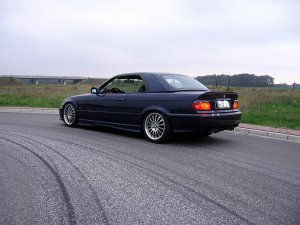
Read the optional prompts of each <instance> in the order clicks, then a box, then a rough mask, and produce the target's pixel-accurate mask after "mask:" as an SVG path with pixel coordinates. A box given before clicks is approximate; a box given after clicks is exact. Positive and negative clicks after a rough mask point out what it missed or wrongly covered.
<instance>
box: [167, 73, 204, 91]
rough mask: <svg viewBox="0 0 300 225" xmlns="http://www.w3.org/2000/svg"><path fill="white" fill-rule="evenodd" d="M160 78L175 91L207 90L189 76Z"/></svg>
mask: <svg viewBox="0 0 300 225" xmlns="http://www.w3.org/2000/svg"><path fill="white" fill-rule="evenodd" d="M161 77H162V78H163V80H165V81H166V82H167V83H168V84H169V85H170V86H171V87H172V88H173V89H175V90H179V91H180V90H184V91H187V90H191V91H195V90H197V91H198V90H208V88H207V87H205V86H204V85H203V84H201V83H200V82H199V81H198V80H196V79H194V78H192V77H189V76H184V75H177V74H165V75H162V76H161Z"/></svg>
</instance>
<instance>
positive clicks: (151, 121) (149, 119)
mask: <svg viewBox="0 0 300 225" xmlns="http://www.w3.org/2000/svg"><path fill="white" fill-rule="evenodd" d="M143 131H144V134H145V136H146V138H147V139H148V140H149V141H151V142H154V143H164V142H167V141H168V140H169V139H170V138H171V127H170V123H169V121H168V118H167V117H166V116H165V115H163V114H162V113H160V112H150V113H148V114H147V115H146V116H145V119H144V121H143Z"/></svg>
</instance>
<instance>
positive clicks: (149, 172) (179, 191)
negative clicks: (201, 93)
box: [47, 137, 282, 224]
mask: <svg viewBox="0 0 300 225" xmlns="http://www.w3.org/2000/svg"><path fill="white" fill-rule="evenodd" d="M47 138H48V139H52V140H55V141H57V140H58V141H61V142H63V143H68V144H72V145H75V146H80V147H84V148H85V149H88V150H90V151H92V152H96V153H98V154H102V155H105V156H106V157H107V158H109V159H110V160H113V161H116V160H118V161H123V162H125V163H127V164H129V165H132V166H134V167H135V168H137V169H139V171H141V172H143V173H145V174H146V175H148V176H150V177H152V178H153V179H155V180H157V181H158V182H160V183H162V184H164V185H166V186H168V187H170V188H171V189H172V190H174V191H175V192H178V193H180V194H181V195H183V196H184V197H185V198H187V199H188V200H190V201H192V202H194V203H195V204H197V205H198V206H200V207H201V203H200V202H199V201H197V200H195V199H194V198H192V197H190V196H189V193H188V192H189V191H190V192H191V193H192V194H194V195H196V197H198V198H199V197H200V198H203V199H205V200H206V201H208V202H210V203H211V204H213V205H216V206H218V207H219V208H221V209H223V210H224V211H226V212H227V213H229V214H231V215H234V216H236V217H237V218H239V219H241V220H242V221H244V222H246V223H248V224H253V223H252V222H251V221H249V220H248V219H247V218H245V217H243V216H241V215H239V214H237V213H236V212H235V211H233V210H231V209H229V208H228V207H226V206H224V205H222V204H220V203H218V202H217V201H215V200H213V199H210V198H209V197H208V196H206V195H204V194H201V193H199V192H198V191H197V190H195V189H193V188H191V187H190V186H188V185H183V184H181V183H179V182H178V181H176V180H173V179H172V178H169V177H167V176H164V175H162V174H160V173H158V172H156V171H153V170H151V169H148V168H146V167H143V166H140V165H139V164H137V163H134V162H131V161H129V160H126V159H124V158H122V157H118V156H115V155H113V154H110V153H107V152H104V151H101V150H99V149H98V148H92V147H88V146H85V145H82V144H77V143H74V142H71V141H66V140H62V139H59V138H51V137H47ZM121 141H122V140H121ZM122 142H123V143H126V144H128V142H125V141H122ZM131 144H132V143H131ZM100 145H102V146H103V147H106V148H109V149H111V150H113V151H114V152H117V153H120V154H122V155H124V156H127V157H132V158H134V159H137V160H140V161H144V162H146V163H149V164H152V165H155V166H156V167H160V168H161V169H163V170H166V171H169V172H171V173H173V174H175V175H179V176H181V177H182V174H179V173H177V172H175V171H172V170H170V169H169V168H165V167H163V166H161V165H159V164H155V163H153V162H150V161H148V160H145V159H143V158H139V157H137V156H134V155H130V154H126V153H124V152H121V151H117V150H116V149H115V148H112V147H111V146H107V145H105V144H102V143H100ZM215 160H216V159H215ZM216 161H219V162H221V160H216ZM222 163H223V162H222ZM227 164H229V163H227ZM229 165H231V164H229ZM231 166H236V167H240V166H237V165H231ZM241 168H243V169H245V168H244V167H241ZM246 170H248V169H246ZM254 172H255V171H254ZM153 174H155V175H156V176H158V177H159V178H160V179H159V178H157V177H156V176H153ZM164 180H168V181H169V182H168V183H166V182H165V181H164ZM190 180H192V181H193V182H194V183H195V184H197V185H202V186H205V188H207V189H209V190H212V189H213V187H212V186H211V185H208V184H205V183H202V182H199V181H197V180H195V179H193V178H190ZM169 183H172V184H173V186H170V184H169ZM176 185H177V186H179V187H180V190H178V188H176ZM184 190H186V191H185V192H187V193H185V192H184ZM222 193H223V195H225V196H227V197H229V198H232V197H231V196H229V195H228V194H227V193H224V192H222ZM236 200H237V201H239V202H240V203H241V204H242V205H244V206H245V209H246V208H247V207H248V205H247V204H246V203H245V202H243V201H241V200H239V199H236ZM256 212H258V213H260V214H259V215H263V214H262V211H261V210H260V209H257V208H256ZM269 216H270V217H272V218H273V219H274V220H276V221H279V222H282V221H281V220H278V218H276V217H274V216H273V215H270V214H269Z"/></svg>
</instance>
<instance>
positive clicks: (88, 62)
mask: <svg viewBox="0 0 300 225" xmlns="http://www.w3.org/2000/svg"><path fill="white" fill-rule="evenodd" d="M0 4H1V5H0V21H1V22H0V35H1V39H0V73H1V74H55V75H87V76H101V77H104V76H111V75H113V74H116V73H123V72H131V71H167V72H177V73H184V74H190V75H192V76H195V75H205V74H212V73H231V74H234V73H243V72H248V73H255V74H258V75H260V74H261V75H264V74H268V75H271V76H273V77H275V81H276V82H287V83H292V82H294V81H296V82H298V83H300V76H299V75H300V74H299V72H300V64H299V63H298V59H299V58H300V38H299V36H300V29H299V28H300V26H299V21H300V18H299V17H300V16H299V14H298V12H297V9H299V8H300V3H299V1H296V0H295V1H293V0H290V1H279V0H262V1H261V0H260V1H259V0H251V1H250V0H249V1H237V0H236V1H234V0H226V1H192V0H188V1H179V0H176V1H175V0H165V1H163V0H160V1H137V0H135V1H133V0H128V1H126V0H124V1H121V0H116V1H106V0H105V1H104V0H103V1H96V0H94V1H80V0H73V1H69V0H61V1H58V0H51V1H50V0H49V1H38V0H27V1H22V0H21V1H17V0H6V1H5V0H4V1H1V3H0Z"/></svg>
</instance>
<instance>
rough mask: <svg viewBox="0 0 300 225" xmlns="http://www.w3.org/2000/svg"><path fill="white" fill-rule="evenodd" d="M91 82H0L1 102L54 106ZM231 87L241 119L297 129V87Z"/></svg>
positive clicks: (299, 111)
mask: <svg viewBox="0 0 300 225" xmlns="http://www.w3.org/2000/svg"><path fill="white" fill-rule="evenodd" d="M0 81H1V80H0ZM91 86H98V85H90V84H89V85H87V84H77V85H65V86H64V85H38V86H36V85H20V84H18V83H14V84H13V85H6V84H5V85H3V84H2V85H1V82H0V106H29V107H51V108H52V107H53V108H57V107H59V106H60V103H61V101H62V100H63V99H64V98H66V97H69V96H72V95H78V94H83V93H89V92H90V88H91ZM210 89H211V90H216V91H224V90H225V88H224V87H218V88H214V87H210ZM232 91H235V92H237V93H238V94H239V108H240V110H241V111H242V113H243V116H242V121H241V122H242V123H249V124H257V125H265V126H272V127H282V128H290V129H297V130H300V90H294V91H293V90H278V89H267V88H232Z"/></svg>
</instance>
